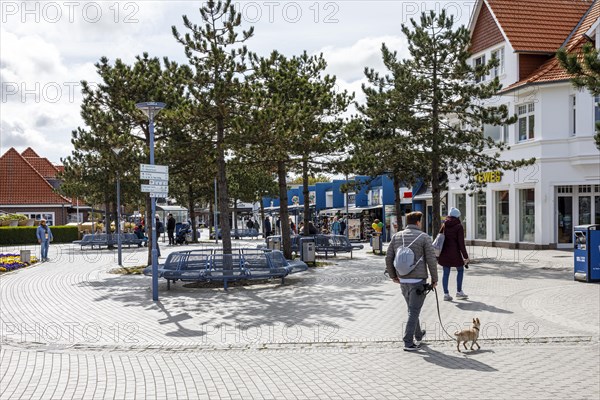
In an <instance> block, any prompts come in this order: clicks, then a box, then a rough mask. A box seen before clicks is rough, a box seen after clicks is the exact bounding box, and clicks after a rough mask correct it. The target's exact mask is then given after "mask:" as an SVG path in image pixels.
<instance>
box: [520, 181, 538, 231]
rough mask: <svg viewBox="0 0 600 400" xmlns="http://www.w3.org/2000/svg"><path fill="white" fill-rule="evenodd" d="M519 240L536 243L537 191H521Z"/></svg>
mask: <svg viewBox="0 0 600 400" xmlns="http://www.w3.org/2000/svg"><path fill="white" fill-rule="evenodd" d="M519 202H520V204H519V214H520V217H521V218H520V221H521V222H520V227H519V236H520V237H519V240H520V241H521V242H534V241H535V190H534V189H522V190H519Z"/></svg>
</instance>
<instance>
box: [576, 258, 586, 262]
mask: <svg viewBox="0 0 600 400" xmlns="http://www.w3.org/2000/svg"><path fill="white" fill-rule="evenodd" d="M575 261H577V262H585V257H575Z"/></svg>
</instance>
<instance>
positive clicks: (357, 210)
mask: <svg viewBox="0 0 600 400" xmlns="http://www.w3.org/2000/svg"><path fill="white" fill-rule="evenodd" d="M382 207H383V206H382V205H381V204H380V205H377V206H366V207H350V208H348V214H358V213H361V212H363V211H365V210H375V209H377V208H379V209H380V208H382ZM342 211H343V212H344V213H345V212H346V209H343V210H342Z"/></svg>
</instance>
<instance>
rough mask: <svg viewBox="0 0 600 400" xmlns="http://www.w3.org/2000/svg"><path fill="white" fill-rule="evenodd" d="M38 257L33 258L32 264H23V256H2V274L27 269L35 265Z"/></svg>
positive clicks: (0, 269)
mask: <svg viewBox="0 0 600 400" xmlns="http://www.w3.org/2000/svg"><path fill="white" fill-rule="evenodd" d="M37 261H38V260H37V257H35V256H31V262H30V263H24V262H21V256H20V255H19V254H0V272H7V271H13V270H15V269H19V268H23V267H27V266H28V265H31V264H35V263H36V262H37Z"/></svg>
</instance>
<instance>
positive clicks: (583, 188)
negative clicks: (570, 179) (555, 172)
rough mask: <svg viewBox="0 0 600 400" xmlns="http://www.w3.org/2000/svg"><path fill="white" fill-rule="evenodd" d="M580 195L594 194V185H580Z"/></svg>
mask: <svg viewBox="0 0 600 400" xmlns="http://www.w3.org/2000/svg"><path fill="white" fill-rule="evenodd" d="M578 189H579V193H592V185H579V188H578Z"/></svg>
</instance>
